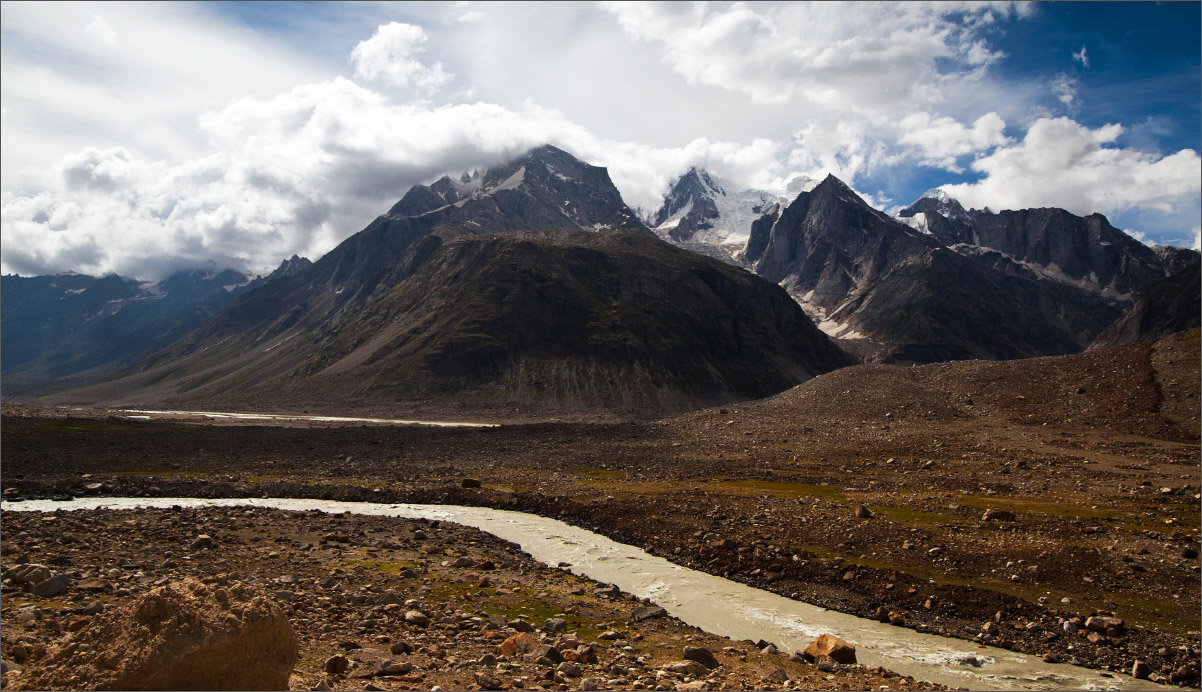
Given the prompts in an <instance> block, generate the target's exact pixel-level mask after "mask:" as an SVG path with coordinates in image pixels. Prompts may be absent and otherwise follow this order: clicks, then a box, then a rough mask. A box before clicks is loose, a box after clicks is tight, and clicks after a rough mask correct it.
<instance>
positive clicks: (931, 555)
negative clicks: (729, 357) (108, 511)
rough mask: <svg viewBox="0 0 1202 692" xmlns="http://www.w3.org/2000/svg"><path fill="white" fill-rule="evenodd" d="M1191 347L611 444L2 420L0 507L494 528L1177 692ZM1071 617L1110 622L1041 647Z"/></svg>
mask: <svg viewBox="0 0 1202 692" xmlns="http://www.w3.org/2000/svg"><path fill="white" fill-rule="evenodd" d="M1198 340H1199V333H1198V331H1197V330H1196V329H1195V330H1192V331H1190V332H1185V333H1182V334H1177V335H1174V336H1172V337H1169V338H1167V339H1164V340H1162V341H1160V342H1157V343H1155V344H1130V345H1126V346H1119V347H1114V348H1106V349H1099V350H1096V351H1090V352H1087V353H1084V354H1079V355H1072V356H1060V357H1050V358H1037V359H1028V360H1021V361H1008V362H1001V363H990V362H983V361H967V362H961V363H941V364H935V365H928V366H922V367H914V368H903V367H896V366H854V367H850V368H843V369H840V370H837V371H835V372H832V373H829V374H826V375H822V376H819V377H816V378H814V379H812V380H810V381H808V382H806V383H805V384H803V385H800V386H798V387H794V388H792V389H789V390H787V391H785V392H783V393H781V394H779V395H776V396H774V397H769V398H767V399H763V400H759V401H751V402H744V403H740V404H730V405H726V406H722V407H715V408H711V409H705V410H702V411H697V412H693V413H688V414H684V415H680V416H676V417H670V418H665V419H660V420H651V421H641V422H638V421H635V422H627V423H620V424H583V423H566V422H565V423H540V424H521V425H503V426H501V427H497V428H461V429H433V428H418V427H398V426H382V425H368V424H363V423H341V424H340V423H337V422H314V421H303V422H300V421H298V422H291V423H287V424H282V425H270V426H264V425H255V424H251V423H249V422H248V421H235V422H233V424H230V425H226V424H223V421H222V420H221V419H216V420H207V421H204V422H203V423H188V422H183V421H180V422H162V421H144V420H138V419H130V418H129V417H128V416H129V415H130V414H127V413H122V412H119V411H115V410H104V409H93V410H87V411H80V410H68V409H48V408H43V407H22V406H12V405H9V406H6V407H5V410H4V421H3V427H2V431H0V434H2V435H3V439H2V444H3V449H4V468H5V472H4V479H3V485H4V496H5V498H7V499H9V500H12V499H20V498H23V497H25V498H35V497H49V496H54V495H80V496H86V495H102V496H103V495H111V496H137V495H143V496H163V497H172V496H192V497H259V496H264V497H298V498H304V497H310V498H325V499H336V500H345V501H370V502H416V503H443V504H462V505H477V506H487V507H497V508H504V509H515V510H521V511H526V512H532V513H535V514H540V515H544V516H548V517H553V518H558V519H561V520H563V521H566V522H568V523H572V524H576V525H579V526H582V527H585V528H589V529H592V530H594V531H597V532H599V533H603V534H605V535H607V536H610V537H612V538H615V539H616V540H619V541H621V542H624V543H629V544H632V545H636V546H640V547H643V548H645V549H647V550H648V551H649V552H652V553H653V554H655V555H660V556H663V557H666V558H668V559H669V560H671V561H673V562H677V563H679V564H681V565H684V566H688V567H692V568H694V569H699V570H701V571H705V572H709V573H711V574H716V575H720V576H726V577H728V578H730V579H734V580H736V581H741V582H744V583H747V584H751V585H754V586H757V587H760V588H765V589H768V590H770V591H773V592H776V593H779V594H782V595H785V596H789V597H792V598H796V599H799V600H803V601H806V602H810V603H814V604H817V605H820V606H824V607H828V608H832V609H835V610H839V611H843V612H848V613H853V614H856V615H860V616H864V617H876V618H878V619H884V620H886V621H889V620H891V621H892V622H894V623H896V626H899V627H908V628H914V629H918V630H919V631H929V632H934V633H941V634H946V635H950V636H955V637H960V638H964V639H970V640H975V641H978V642H980V643H981V644H982V645H985V646H987V647H988V646H1002V647H1006V648H1012V649H1014V650H1016V651H1022V652H1026V653H1031V654H1034V655H1038V656H1044V657H1045V660H1049V661H1062V662H1073V663H1077V664H1083V665H1087V666H1092V667H1099V668H1102V669H1110V670H1115V671H1117V670H1123V671H1125V672H1130V671H1131V670H1132V666H1133V665H1134V661H1136V660H1139V661H1143V662H1146V664H1147V666H1148V668H1147V671H1145V672H1147V673H1148V674H1149V675H1151V676H1153V677H1152V679H1153V680H1158V681H1161V682H1166V683H1167V682H1170V681H1171V682H1176V683H1178V684H1185V685H1197V684H1198V678H1197V675H1198V655H1199V652H1198V648H1197V639H1198V629H1199V621H1198V615H1197V613H1198V612H1199V608H1200V605H1202V604H1200V602H1199V588H1198V583H1199V576H1198V574H1199V561H1198V550H1199V533H1198V526H1199V514H1198V493H1199V490H1200V488H1199V485H1198V474H1197V463H1198V462H1197V450H1198V435H1197V430H1198V420H1199V413H1198V391H1199V379H1198V378H1199V375H1198V361H1197V353H1198V349H1199V341H1198ZM465 479H470V480H473V481H479V487H465V486H475V485H476V484H475V483H467V482H465ZM861 507H862V508H863V509H861ZM1007 513H1010V514H1007ZM1090 617H1117V618H1119V619H1121V620H1122V621H1123V622H1122V625H1121V627H1111V628H1110V630H1109V631H1104V632H1096V631H1092V632H1091V631H1089V629H1088V628H1086V627H1081V626H1078V625H1072V624H1070V625H1069V627H1068V628H1066V625H1065V623H1077V622H1079V623H1080V624H1084V622H1085V621H1086V620H1087V619H1088V618H1090ZM990 623H992V624H990ZM1070 630H1072V631H1070ZM1087 635H1088V636H1087ZM983 650H984V651H987V650H988V649H983Z"/></svg>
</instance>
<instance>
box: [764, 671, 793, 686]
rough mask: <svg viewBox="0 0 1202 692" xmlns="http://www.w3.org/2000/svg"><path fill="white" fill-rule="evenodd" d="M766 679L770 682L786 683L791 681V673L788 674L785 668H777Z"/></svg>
mask: <svg viewBox="0 0 1202 692" xmlns="http://www.w3.org/2000/svg"><path fill="white" fill-rule="evenodd" d="M765 679H766V680H768V682H779V683H786V682H788V681H789V673H788V672H786V671H785V669H784V668H777V669H776V670H774V671H772V672H771V673H768V675H767V677H766V678H765Z"/></svg>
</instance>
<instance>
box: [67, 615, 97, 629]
mask: <svg viewBox="0 0 1202 692" xmlns="http://www.w3.org/2000/svg"><path fill="white" fill-rule="evenodd" d="M90 622H91V620H89V619H87V618H72V619H71V621H70V622H68V623H67V629H68V630H69V631H71V632H78V631H80V630H82V629H85V628H86V627H87V626H88V623H90Z"/></svg>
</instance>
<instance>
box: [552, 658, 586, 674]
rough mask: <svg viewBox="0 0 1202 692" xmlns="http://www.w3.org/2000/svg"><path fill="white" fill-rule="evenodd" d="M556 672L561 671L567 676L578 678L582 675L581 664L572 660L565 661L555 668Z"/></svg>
mask: <svg viewBox="0 0 1202 692" xmlns="http://www.w3.org/2000/svg"><path fill="white" fill-rule="evenodd" d="M555 672H557V673H561V674H563V675H564V676H565V677H569V678H578V677H580V666H579V665H577V664H575V663H573V662H571V661H564V662H563V663H560V664H559V665H558V666H557V667H556V668H555Z"/></svg>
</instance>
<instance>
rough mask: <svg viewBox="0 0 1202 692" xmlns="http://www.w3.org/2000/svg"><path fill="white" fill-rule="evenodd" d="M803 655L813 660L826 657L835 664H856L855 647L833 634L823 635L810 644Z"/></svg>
mask: <svg viewBox="0 0 1202 692" xmlns="http://www.w3.org/2000/svg"><path fill="white" fill-rule="evenodd" d="M805 655H806V656H808V657H810V658H812V659H813V660H818V659H820V658H822V657H823V656H828V657H830V659H831V660H832V661H834V662H836V663H843V664H850V663H855V662H856V647H854V646H852V645H851V644H848V643H847V642H846V641H844V640H842V639H840V638H839V637H836V636H835V635H833V634H823V635H821V636H819V637H818V638H817V639H815V640H814V641H812V642H810V645H809V646H807V647H806V650H805Z"/></svg>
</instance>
